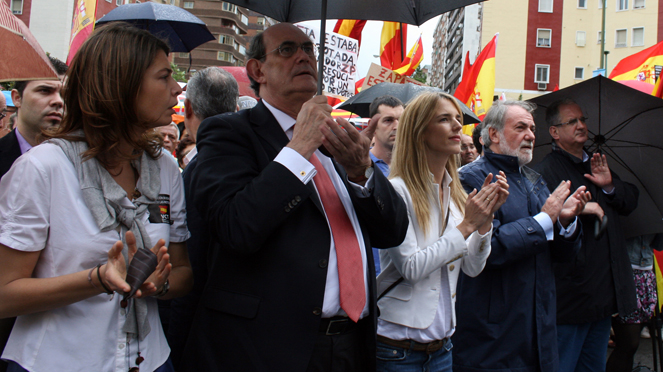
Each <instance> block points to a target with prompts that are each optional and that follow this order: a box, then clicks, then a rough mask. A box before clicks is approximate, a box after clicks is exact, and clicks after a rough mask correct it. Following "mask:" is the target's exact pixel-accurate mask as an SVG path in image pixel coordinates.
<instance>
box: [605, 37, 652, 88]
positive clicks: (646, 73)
mask: <svg viewBox="0 0 663 372" xmlns="http://www.w3.org/2000/svg"><path fill="white" fill-rule="evenodd" d="M656 65H659V66H663V41H662V42H660V43H658V44H656V45H654V46H651V47H649V48H647V49H645V50H643V51H641V52H638V53H635V54H632V55H630V56H628V57H626V58H624V59H622V60H621V61H619V63H617V66H615V68H613V69H612V72H611V73H610V76H608V77H609V78H610V79H612V80H640V81H644V82H646V83H650V84H654V83H655V81H654V80H655V76H656V73H655V71H654V66H656Z"/></svg>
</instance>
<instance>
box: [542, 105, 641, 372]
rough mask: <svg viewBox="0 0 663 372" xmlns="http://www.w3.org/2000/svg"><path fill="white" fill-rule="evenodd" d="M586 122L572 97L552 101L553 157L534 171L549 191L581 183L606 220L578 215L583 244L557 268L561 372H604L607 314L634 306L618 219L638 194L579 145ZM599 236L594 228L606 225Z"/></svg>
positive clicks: (633, 205)
mask: <svg viewBox="0 0 663 372" xmlns="http://www.w3.org/2000/svg"><path fill="white" fill-rule="evenodd" d="M588 120H590V119H588V118H587V117H586V116H585V115H584V114H583V111H582V108H581V107H580V106H579V105H578V104H577V103H575V102H574V101H573V100H571V99H565V100H561V101H558V102H555V103H553V104H552V105H551V106H550V107H548V109H547V110H546V121H547V124H548V127H549V133H550V136H551V137H552V140H553V145H552V152H551V153H550V154H548V155H546V157H545V158H544V159H543V161H542V162H541V163H539V164H538V165H537V166H535V167H534V169H535V170H537V171H538V172H539V173H541V175H542V176H543V178H544V179H545V180H546V182H547V183H548V186H549V187H550V186H554V185H557V184H559V183H560V182H561V181H563V180H571V188H576V187H579V186H583V185H584V186H586V187H587V190H588V191H590V192H591V194H592V197H593V201H595V202H596V203H598V206H600V208H596V205H595V204H594V205H593V204H592V203H588V208H590V207H595V208H596V209H598V210H600V209H602V210H603V213H602V214H603V215H604V216H605V217H604V218H603V219H602V220H597V217H596V216H594V215H591V214H589V215H582V216H580V220H581V222H582V229H583V235H582V247H581V248H580V251H579V252H578V254H577V256H576V258H575V259H574V260H573V261H572V262H569V263H558V264H556V265H555V283H556V286H557V339H558V343H557V344H558V348H559V358H560V368H559V370H560V371H570V372H573V371H576V372H581V371H605V368H606V353H607V347H608V339H609V335H610V323H611V318H612V315H613V314H615V313H619V314H625V315H626V314H630V313H631V312H632V311H633V310H635V308H636V299H635V286H634V282H633V271H632V270H631V264H630V260H629V256H628V253H627V250H626V243H625V240H624V233H623V232H622V229H621V226H620V225H619V216H620V215H623V216H625V215H628V214H629V213H631V212H632V211H633V210H634V209H635V208H636V207H637V206H638V189H637V187H636V186H634V185H632V184H630V183H627V182H624V181H622V180H620V179H619V177H618V176H617V175H616V174H615V173H614V172H612V171H611V170H610V168H609V166H608V162H607V159H606V157H605V155H601V154H598V153H595V154H592V153H591V152H589V150H588V149H586V148H585V147H584V145H585V142H586V141H587V139H588V130H587V125H586V123H587V121H588ZM605 218H607V224H608V226H607V229H606V230H605V233H604V234H596V232H595V231H596V226H597V225H600V224H603V223H606V220H605Z"/></svg>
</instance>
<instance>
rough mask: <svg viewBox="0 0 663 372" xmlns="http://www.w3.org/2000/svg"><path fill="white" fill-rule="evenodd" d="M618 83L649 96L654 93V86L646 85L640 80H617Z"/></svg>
mask: <svg viewBox="0 0 663 372" xmlns="http://www.w3.org/2000/svg"><path fill="white" fill-rule="evenodd" d="M618 82H619V83H621V84H624V85H626V86H627V87H631V88H633V89H637V90H639V91H641V92H643V93H647V94H651V92H653V91H654V84H650V83H646V82H644V81H640V80H618Z"/></svg>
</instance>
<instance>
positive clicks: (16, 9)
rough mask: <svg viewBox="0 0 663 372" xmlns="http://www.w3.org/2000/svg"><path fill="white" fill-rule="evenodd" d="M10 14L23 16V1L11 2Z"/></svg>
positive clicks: (13, 0)
mask: <svg viewBox="0 0 663 372" xmlns="http://www.w3.org/2000/svg"><path fill="white" fill-rule="evenodd" d="M12 13H14V14H23V0H12Z"/></svg>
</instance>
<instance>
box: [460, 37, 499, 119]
mask: <svg viewBox="0 0 663 372" xmlns="http://www.w3.org/2000/svg"><path fill="white" fill-rule="evenodd" d="M498 36H499V33H497V34H495V36H494V37H493V39H492V40H491V41H490V42H489V43H488V44H487V45H486V46H485V47H484V48H483V50H482V51H481V53H479V56H478V57H477V59H476V60H475V61H474V64H470V63H469V56H470V54H469V52H468V53H467V56H466V57H465V68H464V69H463V80H461V82H460V84H458V88H456V92H454V97H456V98H458V99H459V100H460V101H461V102H463V103H465V104H466V105H467V106H468V107H469V108H470V109H471V110H472V111H473V112H474V113H475V114H476V115H477V117H478V118H479V119H481V120H483V117H484V116H486V112H487V111H488V109H489V108H490V106H492V105H493V95H494V94H495V51H496V50H497V39H498Z"/></svg>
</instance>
